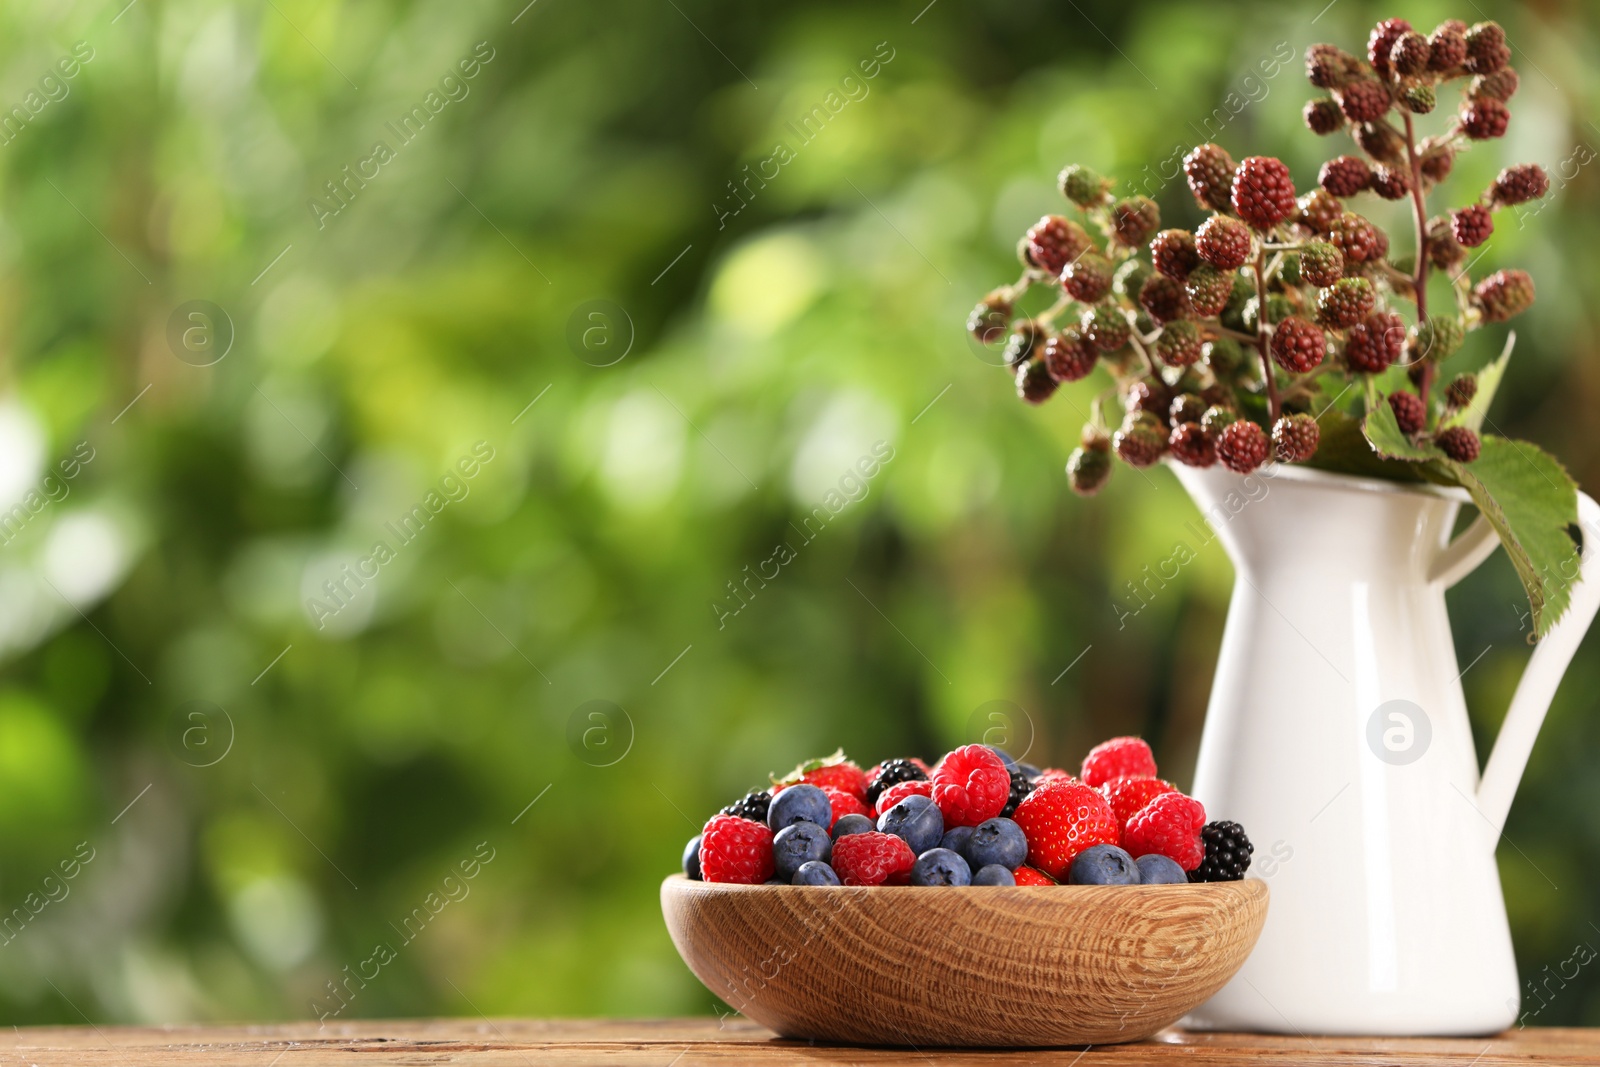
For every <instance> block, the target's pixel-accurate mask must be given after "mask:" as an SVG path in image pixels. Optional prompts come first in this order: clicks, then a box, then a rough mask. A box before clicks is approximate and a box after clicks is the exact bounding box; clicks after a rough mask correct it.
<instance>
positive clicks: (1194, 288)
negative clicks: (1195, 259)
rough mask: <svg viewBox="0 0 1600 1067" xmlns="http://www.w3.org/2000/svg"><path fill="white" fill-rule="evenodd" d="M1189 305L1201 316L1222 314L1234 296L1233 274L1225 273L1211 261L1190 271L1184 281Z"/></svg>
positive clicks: (1205, 317) (1209, 316)
mask: <svg viewBox="0 0 1600 1067" xmlns="http://www.w3.org/2000/svg"><path fill="white" fill-rule="evenodd" d="M1183 292H1184V295H1185V296H1187V297H1188V298H1189V306H1190V307H1191V308H1193V309H1194V313H1195V314H1196V315H1199V316H1200V317H1201V318H1204V319H1209V318H1214V317H1216V316H1218V315H1221V314H1222V311H1223V309H1224V308H1226V307H1227V306H1228V300H1229V299H1230V298H1231V297H1232V296H1233V275H1232V274H1231V273H1228V274H1224V273H1223V272H1222V271H1220V270H1218V269H1217V268H1215V267H1213V266H1212V265H1211V264H1209V263H1202V264H1200V265H1199V266H1198V267H1196V268H1195V269H1194V270H1193V271H1191V272H1190V273H1189V279H1188V281H1186V282H1184V283H1183Z"/></svg>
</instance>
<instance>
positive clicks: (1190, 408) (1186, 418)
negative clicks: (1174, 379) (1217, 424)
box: [1167, 393, 1208, 426]
mask: <svg viewBox="0 0 1600 1067" xmlns="http://www.w3.org/2000/svg"><path fill="white" fill-rule="evenodd" d="M1207 406H1208V405H1207V404H1206V402H1205V400H1204V399H1202V398H1201V396H1200V394H1199V393H1179V394H1178V395H1177V396H1175V397H1173V398H1172V403H1171V404H1170V405H1168V406H1167V421H1168V422H1169V423H1171V424H1172V425H1173V426H1176V425H1178V424H1179V423H1183V422H1199V421H1200V420H1201V419H1203V418H1205V417H1206V407H1207Z"/></svg>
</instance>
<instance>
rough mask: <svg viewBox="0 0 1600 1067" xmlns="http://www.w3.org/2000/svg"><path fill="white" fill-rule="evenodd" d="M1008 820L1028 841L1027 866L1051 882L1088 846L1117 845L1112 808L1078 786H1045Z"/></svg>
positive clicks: (1093, 792) (1068, 783) (1080, 785)
mask: <svg viewBox="0 0 1600 1067" xmlns="http://www.w3.org/2000/svg"><path fill="white" fill-rule="evenodd" d="M1011 817H1012V818H1013V819H1015V820H1016V821H1017V825H1018V826H1020V827H1022V832H1023V833H1024V834H1026V835H1027V837H1028V863H1029V864H1030V865H1031V866H1034V867H1037V868H1039V869H1040V870H1041V871H1043V872H1044V873H1046V874H1048V875H1050V876H1051V877H1052V878H1060V877H1062V876H1063V875H1064V874H1065V873H1066V870H1067V867H1068V866H1069V865H1070V864H1071V863H1072V860H1073V857H1075V856H1076V855H1077V854H1078V853H1080V852H1082V851H1083V850H1084V849H1086V848H1089V847H1090V846H1091V845H1114V844H1116V843H1117V837H1118V833H1117V817H1116V816H1115V815H1113V814H1112V812H1111V805H1110V804H1107V803H1106V798H1105V797H1103V796H1101V795H1100V794H1099V793H1097V792H1096V791H1095V790H1093V789H1091V788H1089V787H1088V786H1086V785H1083V784H1082V783H1079V782H1063V781H1060V780H1055V781H1047V782H1044V783H1043V784H1041V785H1040V786H1039V787H1038V788H1037V789H1035V790H1034V791H1033V792H1031V793H1029V794H1028V795H1027V797H1025V798H1024V799H1023V801H1022V803H1021V804H1018V805H1017V810H1016V813H1015V814H1013V815H1012V816H1011ZM1196 862H1199V861H1198V860H1197V861H1196Z"/></svg>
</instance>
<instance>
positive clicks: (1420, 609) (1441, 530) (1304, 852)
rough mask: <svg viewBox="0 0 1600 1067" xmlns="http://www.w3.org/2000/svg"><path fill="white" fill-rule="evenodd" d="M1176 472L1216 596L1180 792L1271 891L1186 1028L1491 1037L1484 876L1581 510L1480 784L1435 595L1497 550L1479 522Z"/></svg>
mask: <svg viewBox="0 0 1600 1067" xmlns="http://www.w3.org/2000/svg"><path fill="white" fill-rule="evenodd" d="M1174 469H1175V470H1176V471H1177V474H1178V477H1179V479H1180V480H1181V481H1182V483H1183V485H1184V486H1185V488H1187V489H1188V491H1189V493H1190V495H1191V496H1192V497H1193V499H1194V501H1195V503H1196V504H1198V505H1199V507H1200V510H1201V512H1202V513H1203V514H1204V515H1206V517H1207V519H1208V521H1209V522H1210V525H1211V526H1212V528H1213V529H1214V530H1215V531H1216V535H1217V538H1218V539H1219V540H1220V541H1221V542H1222V544H1223V545H1224V547H1225V548H1226V549H1227V552H1228V554H1229V556H1230V557H1231V558H1232V560H1233V564H1234V568H1235V573H1236V575H1237V577H1236V581H1235V584H1234V590H1233V600H1232V603H1231V604H1230V606H1229V608H1228V621H1227V627H1226V629H1225V630H1224V632H1223V637H1222V652H1221V656H1220V659H1219V661H1218V664H1217V672H1216V679H1215V682H1214V683H1213V686H1212V691H1211V703H1210V707H1209V709H1208V711H1207V713H1206V723H1205V730H1204V733H1203V735H1202V739H1201V744H1200V756H1199V763H1198V766H1197V769H1196V771H1195V781H1194V791H1195V795H1196V797H1197V798H1198V799H1199V800H1200V801H1201V802H1202V803H1203V804H1205V806H1206V811H1207V813H1208V817H1210V818H1220V819H1234V820H1237V821H1238V822H1240V823H1241V824H1243V825H1244V827H1245V829H1246V831H1247V832H1248V833H1249V834H1250V837H1251V840H1252V841H1253V842H1254V843H1255V845H1256V857H1257V864H1256V867H1255V869H1254V870H1253V872H1252V873H1253V874H1255V875H1256V876H1258V877H1263V876H1264V877H1267V878H1268V880H1269V884H1270V885H1271V888H1272V903H1271V907H1270V911H1269V914H1268V916H1267V924H1266V929H1265V930H1264V932H1263V933H1262V935H1261V940H1260V942H1259V943H1258V944H1257V946H1256V949H1255V952H1254V953H1253V954H1252V955H1251V957H1250V959H1249V960H1248V961H1247V962H1246V963H1245V965H1244V968H1243V969H1242V970H1241V971H1240V972H1239V973H1238V975H1237V976H1236V977H1235V978H1234V979H1233V980H1232V981H1231V982H1230V983H1229V984H1228V985H1227V986H1226V987H1225V988H1224V989H1223V990H1222V991H1221V992H1220V993H1218V994H1217V995H1216V996H1215V997H1213V998H1212V999H1211V1000H1210V1001H1209V1002H1208V1003H1207V1004H1205V1005H1204V1006H1203V1007H1202V1008H1200V1009H1199V1010H1198V1011H1197V1012H1196V1013H1194V1014H1193V1015H1192V1016H1190V1018H1189V1019H1188V1020H1187V1024H1188V1025H1192V1026H1195V1027H1199V1028H1205V1029H1217V1030H1266V1031H1278V1032H1288V1033H1294V1032H1301V1033H1306V1034H1419V1035H1420V1034H1438V1035H1448V1034H1456V1035H1465V1034H1486V1033H1492V1032H1495V1031H1499V1030H1501V1029H1504V1028H1505V1027H1506V1026H1508V1025H1510V1024H1511V1023H1512V1022H1513V1021H1514V1020H1515V1019H1516V1016H1517V1009H1518V1003H1519V991H1518V981H1517V968H1516V962H1515V960H1514V958H1513V957H1512V953H1511V934H1510V929H1509V927H1508V924H1507V921H1506V911H1505V903H1504V900H1503V899H1502V897H1501V893H1500V878H1499V874H1498V871H1497V870H1496V867H1495V860H1494V852H1495V848H1496V845H1497V844H1498V842H1499V840H1500V837H1501V828H1502V826H1503V824H1504V822H1505V818H1506V812H1507V810H1508V809H1509V808H1510V806H1511V798H1512V795H1513V793H1514V792H1515V791H1516V787H1517V782H1518V779H1519V778H1520V777H1521V775H1522V771H1523V768H1524V766H1525V765H1526V763H1527V759H1528V754H1529V752H1530V751H1531V750H1532V748H1533V742H1534V737H1535V735H1536V734H1537V733H1538V730H1539V726H1540V724H1541V722H1542V721H1543V719H1544V715H1545V712H1546V710H1547V709H1548V707H1549V705H1550V700H1551V698H1552V696H1553V695H1554V694H1555V690H1556V686H1557V685H1558V683H1559V682H1560V680H1561V676H1562V674H1563V672H1564V671H1565V670H1566V668H1567V664H1568V663H1569V662H1571V659H1572V656H1573V653H1574V652H1575V651H1576V650H1577V647H1578V643H1579V641H1581V640H1582V638H1583V635H1584V632H1585V631H1586V630H1587V629H1588V628H1589V624H1590V622H1591V621H1592V620H1593V618H1594V615H1595V609H1596V607H1597V606H1600V577H1597V572H1600V565H1597V563H1596V560H1597V559H1600V551H1596V550H1595V549H1596V547H1600V506H1597V505H1596V504H1595V502H1594V501H1593V500H1592V499H1590V498H1589V497H1588V496H1585V495H1581V494H1580V496H1579V520H1580V524H1581V526H1582V528H1583V530H1584V533H1585V549H1584V553H1583V555H1584V561H1583V564H1582V580H1581V581H1580V582H1579V584H1578V585H1577V586H1576V587H1575V588H1574V589H1573V594H1572V603H1571V607H1570V608H1569V610H1568V612H1567V614H1566V615H1565V616H1564V617H1563V618H1562V620H1561V621H1560V623H1559V624H1558V625H1557V626H1556V627H1555V628H1554V629H1553V630H1552V631H1551V632H1550V633H1549V634H1548V635H1547V636H1546V637H1545V638H1544V639H1543V640H1542V641H1540V642H1539V644H1538V646H1537V647H1536V648H1535V649H1534V652H1533V655H1532V658H1531V660H1530V661H1529V663H1528V667H1527V670H1526V673H1525V674H1524V676H1523V678H1522V681H1521V683H1520V684H1519V686H1518V687H1517V691H1516V695H1515V697H1514V699H1513V700H1512V703H1511V709H1510V711H1509V712H1508V713H1507V715H1506V718H1505V722H1504V725H1503V726H1502V728H1501V730H1500V736H1499V739H1498V740H1497V742H1496V743H1495V746H1494V751H1493V753H1492V754H1491V756H1490V758H1489V762H1488V765H1487V767H1486V768H1485V770H1484V773H1483V776H1482V779H1481V781H1480V778H1479V773H1478V760H1477V755H1476V754H1475V752H1474V751H1473V745H1472V734H1471V731H1470V729H1469V727H1468V722H1467V709H1466V705H1465V702H1464V700H1463V697H1462V689H1461V674H1462V672H1463V668H1462V666H1461V665H1460V664H1459V663H1457V661H1456V655H1455V648H1454V645H1453V643H1452V640H1451V634H1450V621H1449V618H1448V617H1447V615H1446V612H1445V598H1444V593H1445V590H1446V589H1447V588H1449V587H1450V586H1451V585H1453V584H1454V583H1455V582H1457V581H1458V580H1460V579H1461V578H1462V577H1463V576H1464V575H1466V574H1467V573H1469V572H1470V571H1471V570H1472V569H1473V568H1474V567H1476V566H1477V565H1478V564H1479V563H1481V562H1482V561H1483V560H1484V559H1485V558H1487V557H1488V555H1489V554H1490V553H1491V552H1493V550H1494V549H1495V548H1496V547H1497V546H1498V544H1499V542H1498V540H1497V538H1496V537H1495V534H1494V531H1493V529H1492V528H1491V527H1490V526H1489V524H1488V523H1487V521H1485V520H1484V519H1482V518H1481V517H1480V518H1479V519H1478V520H1477V522H1476V523H1475V524H1474V525H1472V526H1470V527H1469V528H1468V529H1466V530H1465V531H1464V532H1463V533H1462V534H1461V535H1460V536H1458V537H1457V538H1456V539H1455V540H1454V541H1449V535H1450V532H1451V530H1452V528H1453V523H1454V521H1455V518H1456V514H1457V512H1458V510H1459V509H1460V507H1461V505H1462V504H1463V503H1469V502H1470V498H1469V497H1468V496H1467V494H1466V493H1465V492H1464V491H1462V490H1459V489H1443V488H1435V487H1425V486H1407V485H1400V484H1396V483H1391V482H1384V481H1376V480H1368V479H1362V478H1353V477H1348V476H1343V475H1333V474H1326V473H1322V472H1318V471H1314V470H1309V469H1307V468H1304V467H1289V466H1284V465H1276V466H1273V467H1269V468H1266V469H1263V470H1262V471H1258V472H1256V473H1255V474H1252V475H1249V476H1244V477H1241V476H1240V475H1237V474H1234V473H1232V472H1230V471H1227V470H1225V469H1223V468H1222V467H1220V466H1217V467H1212V468H1209V469H1206V470H1199V469H1195V468H1193V467H1180V466H1175V468H1174ZM1508 610H1509V609H1508ZM1470 666H1471V664H1469V665H1468V667H1469V668H1470ZM1519 862H1520V861H1519Z"/></svg>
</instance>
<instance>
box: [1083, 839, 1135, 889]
mask: <svg viewBox="0 0 1600 1067" xmlns="http://www.w3.org/2000/svg"><path fill="white" fill-rule="evenodd" d="M1067 884H1068V885H1138V884H1139V865H1138V864H1137V863H1135V862H1134V861H1133V857H1132V856H1130V855H1128V854H1127V853H1126V852H1124V851H1123V850H1122V849H1120V848H1118V847H1117V846H1116V845H1095V846H1094V847H1093V848H1086V849H1084V850H1083V851H1082V852H1080V853H1078V854H1077V856H1076V857H1074V858H1073V860H1072V866H1071V867H1068V868H1067Z"/></svg>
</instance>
